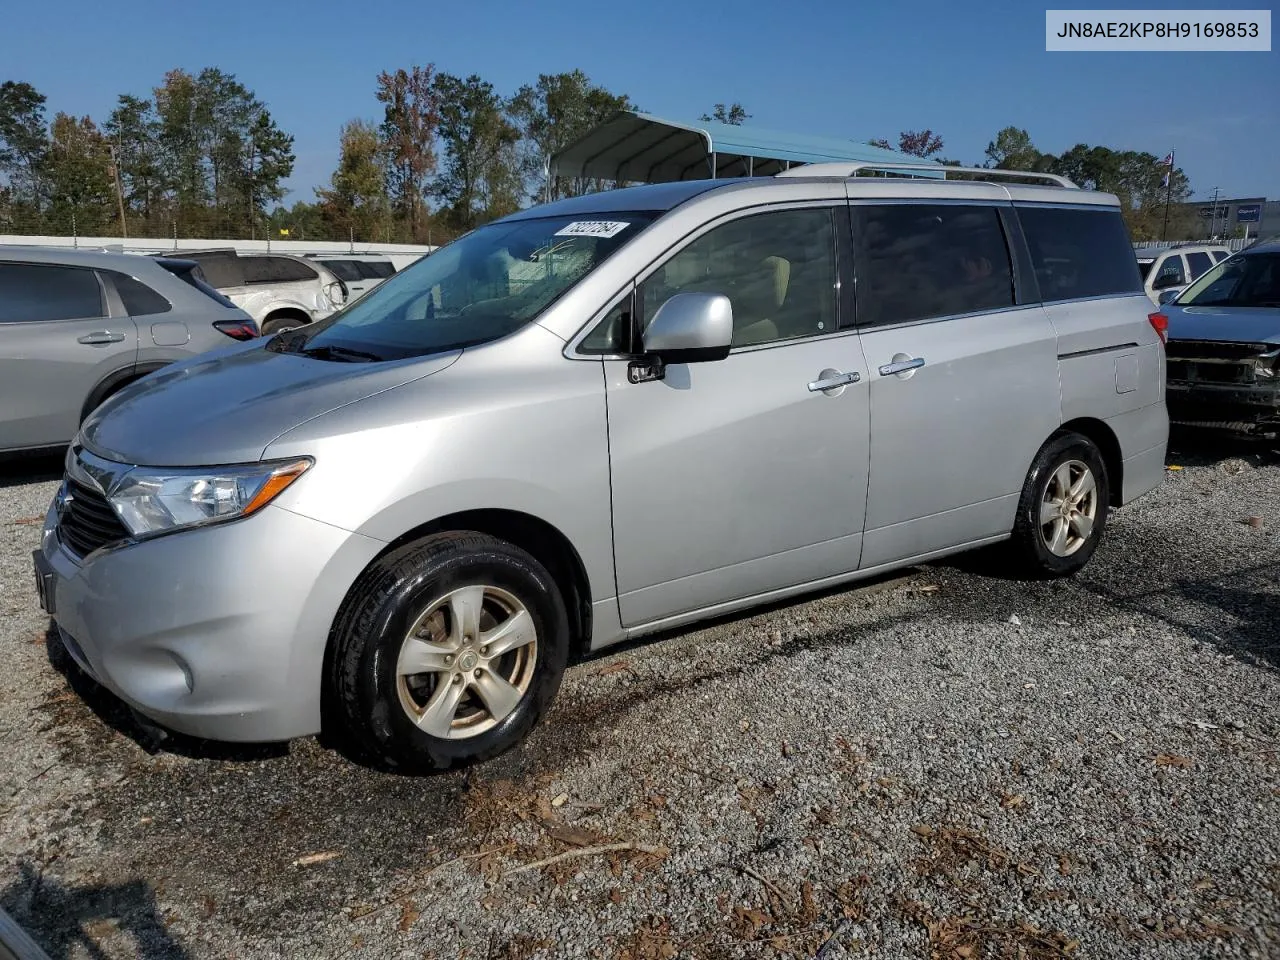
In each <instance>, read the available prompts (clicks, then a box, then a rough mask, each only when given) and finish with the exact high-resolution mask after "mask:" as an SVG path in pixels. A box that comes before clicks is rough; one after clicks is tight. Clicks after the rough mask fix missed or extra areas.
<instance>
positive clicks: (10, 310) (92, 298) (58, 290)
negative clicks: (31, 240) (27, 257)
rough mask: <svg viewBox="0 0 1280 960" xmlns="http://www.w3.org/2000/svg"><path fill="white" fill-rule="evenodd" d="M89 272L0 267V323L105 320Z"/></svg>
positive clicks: (39, 265) (93, 277)
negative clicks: (99, 318) (100, 318)
mask: <svg viewBox="0 0 1280 960" xmlns="http://www.w3.org/2000/svg"><path fill="white" fill-rule="evenodd" d="M106 315H107V312H106V310H105V309H103V304H102V287H101V285H100V284H99V283H98V277H97V275H96V274H95V273H94V272H93V271H92V270H87V269H84V268H82V267H64V266H55V265H52V264H43V263H0V323H33V322H37V321H43V320H90V319H96V318H98V317H105V316H106Z"/></svg>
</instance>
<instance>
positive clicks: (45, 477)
mask: <svg viewBox="0 0 1280 960" xmlns="http://www.w3.org/2000/svg"><path fill="white" fill-rule="evenodd" d="M61 479H62V454H61V453H53V454H43V453H42V454H9V455H6V457H4V458H0V490H3V489H4V488H5V487H20V486H22V485H24V484H28V483H46V482H48V481H50V480H61Z"/></svg>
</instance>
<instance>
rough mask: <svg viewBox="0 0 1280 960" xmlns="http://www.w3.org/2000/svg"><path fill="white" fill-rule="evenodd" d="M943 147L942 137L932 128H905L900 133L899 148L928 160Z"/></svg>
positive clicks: (903, 151)
mask: <svg viewBox="0 0 1280 960" xmlns="http://www.w3.org/2000/svg"><path fill="white" fill-rule="evenodd" d="M941 149H942V137H940V136H938V135H937V134H936V133H934V132H933V131H932V130H927V129H926V130H903V131H902V132H901V133H900V134H898V150H899V151H901V152H902V153H906V154H910V155H911V156H913V157H920V158H921V159H922V160H927V159H929V157H932V156H933V155H934V154H935V153H937V152H938V151H940V150H941Z"/></svg>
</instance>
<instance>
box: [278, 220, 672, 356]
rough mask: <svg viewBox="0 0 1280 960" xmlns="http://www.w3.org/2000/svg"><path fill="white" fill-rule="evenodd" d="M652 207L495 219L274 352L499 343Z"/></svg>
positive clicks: (346, 352)
mask: <svg viewBox="0 0 1280 960" xmlns="http://www.w3.org/2000/svg"><path fill="white" fill-rule="evenodd" d="M656 215H657V214H656V213H653V212H645V213H601V214H595V215H593V217H592V218H591V219H588V218H586V217H546V218H541V219H536V220H513V221H508V222H499V223H494V224H490V225H489V226H485V227H480V228H479V229H477V230H475V231H473V232H471V233H468V234H466V235H465V236H463V237H461V238H460V239H458V240H455V241H454V242H453V243H450V244H448V245H447V246H444V247H441V248H440V249H439V250H437V251H436V252H434V253H433V254H432V255H431V256H429V257H424V258H422V259H421V260H419V261H417V262H416V263H414V264H413V266H411V267H409V268H407V269H406V270H404V271H402V272H400V273H398V274H396V275H395V276H394V277H392V278H391V279H389V280H387V281H386V282H385V283H382V284H379V285H378V286H377V287H376V288H375V289H374V290H373V291H371V292H370V293H367V294H365V295H364V296H363V297H361V298H360V299H359V300H357V301H355V302H354V303H353V304H352V305H351V306H349V307H347V308H346V309H344V310H342V311H341V312H339V313H336V314H334V315H333V316H332V317H329V318H328V319H325V320H322V321H320V322H319V323H315V324H312V325H311V326H309V327H305V328H302V329H300V330H298V331H296V332H295V333H294V334H293V335H291V336H286V337H281V338H279V340H278V342H276V343H273V345H272V349H277V350H287V351H290V352H301V353H306V354H309V355H313V356H318V357H323V358H324V359H332V360H341V361H357V362H358V361H365V362H368V361H378V360H400V359H403V358H405V357H416V356H424V355H426V354H431V353H439V352H440V351H443V350H456V349H458V348H460V347H468V346H474V345H476V344H480V343H487V342H488V341H490V340H497V339H498V338H499V337H504V336H506V335H507V334H509V333H512V332H514V331H516V330H518V329H519V328H520V327H523V326H524V325H525V324H527V323H529V322H530V321H532V320H533V319H535V318H536V317H537V316H538V315H539V314H540V313H542V311H543V310H545V309H546V308H547V307H548V306H550V305H551V304H552V303H553V302H554V301H555V300H556V299H558V298H559V297H560V296H561V295H562V294H564V292H565V291H566V290H568V289H569V288H570V287H572V286H573V285H574V284H576V283H577V282H578V281H580V280H581V279H582V278H583V277H585V276H586V275H587V274H588V273H590V272H591V271H592V270H594V269H595V268H596V267H598V266H599V265H600V264H601V263H603V262H604V261H605V260H606V259H608V258H609V257H610V256H611V255H612V254H613V253H614V251H615V250H617V249H618V248H619V247H620V246H622V244H624V243H626V242H627V241H628V240H629V239H631V237H633V236H634V235H635V234H637V233H639V232H640V231H641V230H642V229H644V227H645V226H647V225H648V224H649V223H650V222H651V221H652V220H653V218H654V217H655V216H656Z"/></svg>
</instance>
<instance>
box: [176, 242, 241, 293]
mask: <svg viewBox="0 0 1280 960" xmlns="http://www.w3.org/2000/svg"><path fill="white" fill-rule="evenodd" d="M177 256H180V257H182V259H184V260H188V259H189V260H194V261H195V262H196V263H198V264H200V270H201V272H202V273H203V274H204V278H205V280H206V281H207V282H208V283H209V284H210V285H211V286H214V287H217V288H218V289H219V290H225V289H226V288H227V287H242V286H244V283H245V279H244V269H243V267H242V266H241V264H242V263H243V261H242V260H241V259H240V258H239V257H237V256H236V254H235V251H234V250H232V251H227V252H221V251H219V252H215V253H193V254H188V253H185V252H183V253H179V254H177Z"/></svg>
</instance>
